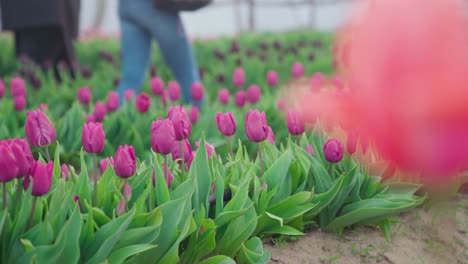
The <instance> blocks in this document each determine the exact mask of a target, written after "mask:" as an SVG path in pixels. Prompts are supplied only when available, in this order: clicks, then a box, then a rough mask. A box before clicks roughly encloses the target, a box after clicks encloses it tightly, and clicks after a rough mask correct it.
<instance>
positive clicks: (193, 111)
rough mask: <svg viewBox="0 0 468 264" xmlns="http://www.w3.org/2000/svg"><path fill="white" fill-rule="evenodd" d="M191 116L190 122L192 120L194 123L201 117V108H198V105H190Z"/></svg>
mask: <svg viewBox="0 0 468 264" xmlns="http://www.w3.org/2000/svg"><path fill="white" fill-rule="evenodd" d="M189 116H190V122H192V124H195V123H197V122H198V119H199V118H200V109H198V107H196V106H192V107H190V112H189Z"/></svg>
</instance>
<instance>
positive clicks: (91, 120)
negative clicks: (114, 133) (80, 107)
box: [86, 115, 96, 123]
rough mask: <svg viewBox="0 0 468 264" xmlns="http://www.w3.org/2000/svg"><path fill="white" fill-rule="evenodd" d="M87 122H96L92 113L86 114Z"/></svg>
mask: <svg viewBox="0 0 468 264" xmlns="http://www.w3.org/2000/svg"><path fill="white" fill-rule="evenodd" d="M89 122H96V118H95V117H94V115H86V123H89Z"/></svg>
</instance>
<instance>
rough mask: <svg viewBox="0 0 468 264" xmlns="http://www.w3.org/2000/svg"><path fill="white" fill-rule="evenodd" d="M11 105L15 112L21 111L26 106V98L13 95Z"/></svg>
mask: <svg viewBox="0 0 468 264" xmlns="http://www.w3.org/2000/svg"><path fill="white" fill-rule="evenodd" d="M13 107H14V108H15V111H17V112H21V111H23V110H24V109H25V108H26V98H25V97H24V96H15V97H13Z"/></svg>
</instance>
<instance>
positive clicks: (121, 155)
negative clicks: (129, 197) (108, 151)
mask: <svg viewBox="0 0 468 264" xmlns="http://www.w3.org/2000/svg"><path fill="white" fill-rule="evenodd" d="M114 170H115V174H116V175H117V176H119V177H120V178H129V177H131V176H133V174H135V171H136V157H135V150H134V149H133V146H128V145H124V146H120V147H119V149H117V152H116V153H115V157H114Z"/></svg>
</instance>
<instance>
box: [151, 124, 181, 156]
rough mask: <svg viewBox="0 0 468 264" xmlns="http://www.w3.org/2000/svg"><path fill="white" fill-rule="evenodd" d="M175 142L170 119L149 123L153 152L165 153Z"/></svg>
mask: <svg viewBox="0 0 468 264" xmlns="http://www.w3.org/2000/svg"><path fill="white" fill-rule="evenodd" d="M175 142H176V139H175V131H174V126H173V125H172V121H171V120H170V119H161V118H159V119H158V120H157V121H153V123H152V124H151V148H152V149H153V151H154V152H156V153H159V154H162V155H167V154H169V153H171V150H172V146H173V144H174V143H175Z"/></svg>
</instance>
